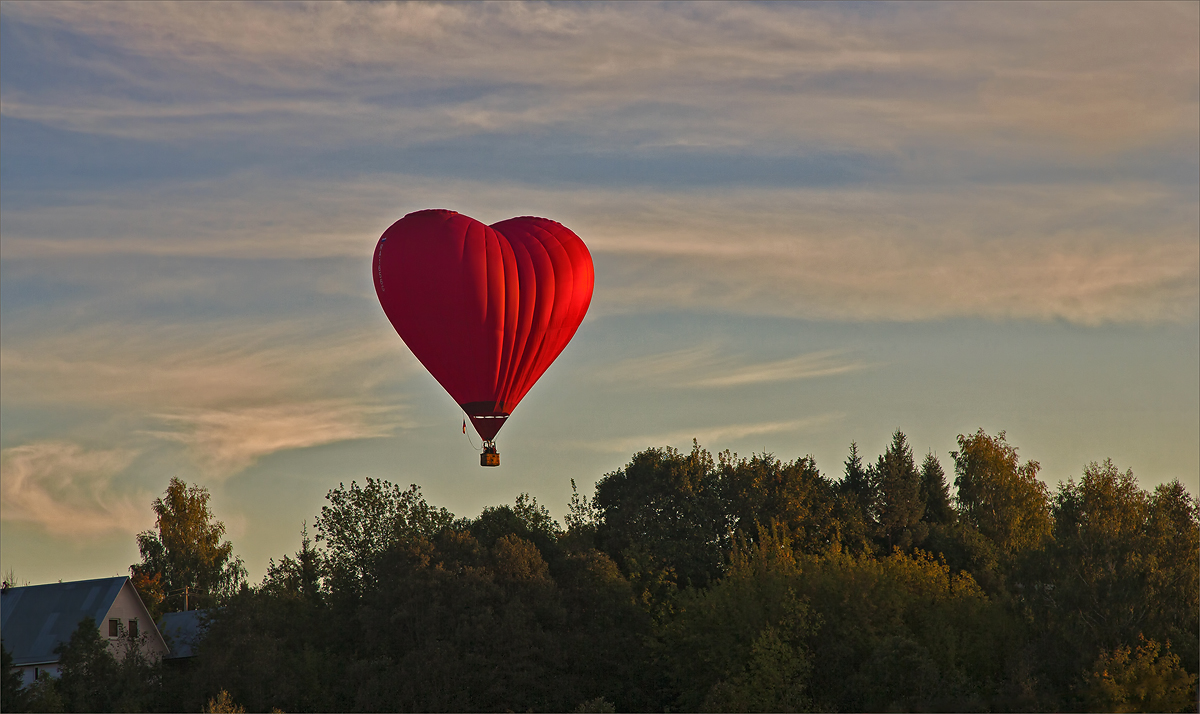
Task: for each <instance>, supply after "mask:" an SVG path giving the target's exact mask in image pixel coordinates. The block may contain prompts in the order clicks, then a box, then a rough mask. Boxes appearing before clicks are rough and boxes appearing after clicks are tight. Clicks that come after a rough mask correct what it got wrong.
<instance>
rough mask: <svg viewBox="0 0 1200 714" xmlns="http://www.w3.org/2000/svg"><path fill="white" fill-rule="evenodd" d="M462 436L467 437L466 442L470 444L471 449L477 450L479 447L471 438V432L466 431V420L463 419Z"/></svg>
mask: <svg viewBox="0 0 1200 714" xmlns="http://www.w3.org/2000/svg"><path fill="white" fill-rule="evenodd" d="M463 436H465V437H467V443H468V444H470V445H471V448H472V449H475V450H476V451H478V450H479V448H480V447H478V446H476V445H475V441H474V440H473V439H472V438H471V433H470V432H469V431H467V422H466V420H465V419H464V420H463Z"/></svg>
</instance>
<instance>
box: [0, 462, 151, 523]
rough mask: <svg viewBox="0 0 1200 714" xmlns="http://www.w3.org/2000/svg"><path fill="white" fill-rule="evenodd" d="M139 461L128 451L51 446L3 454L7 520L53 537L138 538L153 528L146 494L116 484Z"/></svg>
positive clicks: (1, 463) (4, 514)
mask: <svg viewBox="0 0 1200 714" xmlns="http://www.w3.org/2000/svg"><path fill="white" fill-rule="evenodd" d="M136 456H137V452H136V451H133V450H130V449H122V448H118V449H86V448H84V447H82V446H80V445H79V444H74V443H71V442H67V441H61V440H51V441H37V442H33V443H29V444H22V445H20V446H14V447H11V448H8V449H4V450H3V451H0V465H2V469H3V478H0V483H2V484H3V486H2V489H3V504H4V509H3V516H4V519H5V520H10V521H24V522H29V523H35V524H37V525H39V526H41V527H42V528H44V529H45V530H46V531H48V532H49V533H52V534H54V535H66V536H88V535H99V534H104V533H109V532H114V531H115V532H124V533H137V532H140V531H142V530H144V529H146V528H148V527H150V526H152V525H153V523H154V518H153V514H152V512H151V511H150V510H149V509H148V508H146V507H145V504H147V503H149V502H150V501H151V500H152V496H150V495H149V494H148V493H145V492H137V493H132V494H131V493H121V492H120V491H119V490H115V489H114V488H113V483H112V482H113V479H114V477H115V476H117V475H118V474H120V473H121V472H122V471H124V470H125V469H126V468H127V467H128V466H129V465H130V464H131V463H132V462H133V460H134V458H135V457H136Z"/></svg>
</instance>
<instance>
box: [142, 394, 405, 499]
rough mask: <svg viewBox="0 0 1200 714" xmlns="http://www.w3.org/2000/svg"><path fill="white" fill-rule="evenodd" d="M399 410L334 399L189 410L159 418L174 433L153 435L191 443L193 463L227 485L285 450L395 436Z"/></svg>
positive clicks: (156, 433) (152, 432) (187, 443)
mask: <svg viewBox="0 0 1200 714" xmlns="http://www.w3.org/2000/svg"><path fill="white" fill-rule="evenodd" d="M393 411H394V410H393V409H390V408H388V407H382V406H365V405H362V404H354V403H346V402H339V401H333V400H328V401H321V402H314V403H308V404H295V403H292V404H284V405H279V406H271V407H250V408H243V409H227V410H212V409H210V410H188V411H182V412H178V413H173V414H160V415H158V418H159V419H160V420H162V421H163V422H166V423H167V424H168V425H170V426H171V427H173V428H172V429H168V430H161V431H151V432H149V433H150V434H152V435H154V436H157V437H159V438H162V439H168V440H172V441H178V442H181V443H183V444H186V445H187V449H188V452H189V454H190V455H191V457H192V461H193V462H194V463H196V464H197V465H199V466H200V468H201V470H202V471H203V472H204V474H205V475H206V476H207V477H209V478H212V479H218V480H222V479H225V478H228V477H229V476H232V475H234V474H236V473H238V472H240V471H243V470H244V469H246V468H247V467H249V466H250V465H251V464H253V463H254V462H256V461H257V460H258V459H260V458H262V457H263V456H267V455H269V454H274V453H277V452H280V451H286V450H289V449H303V448H307V447H312V446H321V445H323V444H331V443H334V442H338V441H350V440H354V439H372V438H379V437H384V436H389V435H390V434H391V433H392V431H393V429H394V428H395V426H396V420H395V417H394V415H393V414H392V412H393ZM381 417H385V419H382V420H381Z"/></svg>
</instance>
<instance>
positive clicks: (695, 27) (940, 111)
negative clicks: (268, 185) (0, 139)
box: [4, 2, 1198, 152]
mask: <svg viewBox="0 0 1200 714" xmlns="http://www.w3.org/2000/svg"><path fill="white" fill-rule="evenodd" d="M4 11H5V14H6V15H7V16H8V17H9V18H11V19H13V20H16V21H19V22H21V23H25V24H26V25H28V26H32V27H39V28H43V29H46V30H56V31H67V32H71V33H77V34H80V35H84V36H87V37H88V38H89V39H90V40H91V41H92V42H94V43H98V44H100V45H102V46H110V47H115V48H120V50H121V52H120V53H119V54H112V55H109V54H102V55H101V57H100V58H97V57H96V53H89V54H88V55H87V56H86V57H85V56H84V55H83V54H82V53H80V54H78V55H76V54H74V53H73V52H72V51H71V50H72V47H71V43H62V45H61V50H62V51H61V52H60V55H61V57H59V58H57V59H56V61H57V62H61V63H64V64H67V65H68V66H71V67H72V68H73V69H74V70H75V72H76V73H78V74H79V75H80V77H81V81H80V84H79V85H78V86H71V87H66V86H59V87H39V86H37V85H36V84H35V83H32V82H30V83H20V84H14V85H13V86H10V87H8V88H6V90H5V103H4V112H5V114H6V115H7V116H19V117H27V118H33V119H37V120H39V121H45V122H50V123H56V124H59V125H62V126H69V127H71V128H74V129H80V130H85V131H93V132H102V133H111V134H125V135H129V136H155V137H159V138H181V137H187V136H195V134H196V132H197V130H201V131H204V132H211V133H224V134H228V133H230V132H249V133H253V134H255V135H260V136H269V135H271V134H272V133H278V132H280V130H282V131H284V132H290V133H296V130H297V129H304V130H305V132H304V133H306V134H307V132H311V131H319V130H322V129H326V130H328V129H334V128H336V129H338V130H340V132H341V133H342V134H343V135H355V136H359V137H360V138H361V137H367V136H370V137H374V138H376V139H380V138H387V139H388V140H400V141H425V140H430V139H434V138H438V137H445V136H454V135H469V134H474V133H479V132H497V131H502V132H508V131H517V130H529V129H538V128H553V127H561V126H564V125H570V126H572V127H574V128H576V129H584V133H585V134H590V135H591V136H592V138H593V139H594V140H598V142H599V143H601V144H604V143H608V142H611V141H614V140H615V141H616V142H617V143H621V142H628V141H629V140H631V139H633V140H636V141H638V142H639V143H645V144H649V145H673V146H730V145H740V146H757V147H760V148H764V147H766V146H771V145H777V142H779V141H780V140H786V141H791V142H817V143H820V144H822V145H824V146H826V147H831V146H838V147H849V146H854V147H864V146H872V147H878V148H883V147H896V146H899V145H902V144H904V143H906V142H908V141H910V140H912V139H913V138H914V137H931V138H940V139H941V140H942V141H958V142H972V141H974V142H978V141H979V140H980V139H981V138H985V137H986V138H987V139H988V140H989V141H991V142H992V143H994V144H996V145H1005V146H1008V147H1013V146H1020V145H1022V144H1023V143H1024V144H1028V143H1029V142H1031V141H1033V142H1034V143H1036V144H1038V145H1039V146H1042V147H1054V146H1055V145H1056V144H1057V143H1059V142H1063V141H1066V142H1068V143H1069V144H1072V145H1074V146H1076V147H1078V148H1083V149H1085V150H1088V151H1098V152H1108V151H1112V150H1114V149H1116V148H1118V147H1121V146H1128V145H1131V144H1132V145H1136V144H1140V143H1144V142H1146V141H1156V140H1161V139H1162V138H1163V137H1179V136H1182V135H1186V134H1194V131H1192V129H1193V127H1194V126H1195V118H1196V107H1195V96H1194V87H1195V83H1196V77H1197V69H1196V67H1197V49H1196V48H1197V44H1198V43H1197V30H1196V26H1197V24H1198V22H1197V11H1196V8H1195V6H1194V5H1193V4H1190V3H1182V4H1169V3H1168V4H1155V5H1151V6H1144V5H1139V6H1137V7H1136V8H1135V7H1134V6H1132V5H1127V4H1107V3H1098V4H1091V3H1088V4H1075V3H1071V4H1056V3H1044V4H1036V5H1025V6H1023V10H1022V11H1021V12H1019V13H1018V12H1012V11H1011V8H1008V7H1005V6H1003V5H986V4H985V5H968V6H962V7H943V6H923V5H920V4H914V5H893V6H882V7H877V8H872V9H871V10H868V11H859V10H857V9H855V10H843V9H842V8H839V7H837V6H832V7H830V6H812V5H790V4H789V5H770V4H768V5H747V4H737V3H729V4H702V5H695V6H691V7H689V8H687V9H686V11H683V10H680V8H678V7H676V6H672V5H670V4H666V5H657V4H655V5H627V4H621V3H616V4H585V5H541V4H523V3H522V4H514V3H497V4H493V5H455V4H450V5H432V4H430V5H426V4H419V5H408V4H403V5H390V4H374V3H372V4H358V3H346V4H341V3H313V4H285V5H275V4H265V5H258V4H222V5H221V6H219V7H213V8H208V7H204V6H201V7H193V6H191V5H189V4H183V5H174V4H170V3H163V4H155V5H146V4H143V3H138V4H135V5H125V4H122V3H79V4H75V3H15V2H10V3H5V9H4ZM91 77H103V78H104V79H106V80H110V81H106V82H95V83H89V82H88V79H89V78H91ZM180 78H186V86H187V87H188V91H187V93H185V94H182V95H181V93H180V86H181V84H180V82H179V79H180ZM518 78H519V79H518ZM112 80H116V83H117V84H118V85H119V86H124V87H129V88H130V91H128V92H126V93H116V92H112V91H111V88H112V87H113V86H114V85H113V81H112ZM89 84H95V85H96V86H97V89H95V90H89V89H88V87H89ZM100 87H103V90H101V89H100ZM81 90H82V91H89V92H90V93H91V94H92V98H91V100H90V101H86V102H81V101H79V98H78V96H76V93H77V92H78V91H81ZM168 98H170V101H165V100H167V99H168ZM602 137H607V140H605V139H604V138H602ZM1193 139H1194V137H1193Z"/></svg>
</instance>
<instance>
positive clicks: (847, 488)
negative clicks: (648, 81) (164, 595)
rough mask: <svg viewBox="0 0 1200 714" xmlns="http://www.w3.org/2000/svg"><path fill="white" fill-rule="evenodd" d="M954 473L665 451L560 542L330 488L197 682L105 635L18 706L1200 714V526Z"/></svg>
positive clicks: (1032, 475)
mask: <svg viewBox="0 0 1200 714" xmlns="http://www.w3.org/2000/svg"><path fill="white" fill-rule="evenodd" d="M952 456H953V458H954V462H955V475H956V478H955V484H956V486H957V487H958V493H957V495H956V498H955V499H954V500H953V501H952V500H951V499H950V490H949V488H948V486H947V484H946V475H945V473H944V471H943V470H942V466H941V464H940V462H939V461H938V459H937V458H936V457H935V456H934V455H933V454H928V455H927V456H926V457H925V458H924V460H923V462H922V463H921V464H920V467H919V468H918V467H917V465H916V463H915V462H914V459H913V455H912V451H911V449H910V448H909V446H908V443H907V439H906V438H905V437H904V435H903V433H901V432H899V431H897V432H895V433H894V434H893V436H892V441H891V443H890V444H889V446H888V448H887V450H886V451H885V453H884V454H882V455H880V456H879V457H878V458H877V459H874V460H873V461H872V463H871V466H870V467H869V468H864V466H863V459H862V457H861V456H859V454H858V450H857V446H855V445H852V447H851V452H850V458H849V459H848V460H847V462H846V475H845V478H843V479H842V480H841V481H840V482H838V483H835V482H832V481H830V480H828V479H826V478H825V477H824V476H823V475H822V474H821V472H820V471H819V469H818V468H817V465H816V463H815V462H814V461H813V459H812V458H811V457H804V458H800V459H796V460H795V461H792V462H781V461H780V460H778V459H776V458H775V457H773V456H771V455H769V454H762V455H754V456H751V457H750V458H738V457H737V456H736V455H731V454H730V453H729V452H724V453H721V454H718V455H717V457H716V458H715V459H714V458H713V456H712V455H710V454H709V453H708V452H707V451H704V450H703V449H701V448H700V446H699V445H698V444H693V448H692V450H691V452H690V453H688V454H681V453H679V452H677V451H674V450H672V449H649V450H646V451H643V452H640V453H638V454H635V455H634V456H633V458H632V460H631V461H630V463H628V464H627V465H626V466H625V467H624V468H622V469H620V470H618V471H616V472H613V473H610V474H607V475H606V476H604V478H602V479H601V480H600V482H599V483H598V484H597V485H596V495H595V497H594V498H592V499H586V498H583V497H582V496H580V495H579V493H578V489H574V488H573V491H574V496H573V497H572V501H571V504H570V505H569V513H568V516H567V518H566V524H567V526H568V528H567V531H566V532H563V530H562V529H561V528H560V527H559V525H558V524H557V523H556V522H555V521H554V519H553V518H552V517H551V514H550V512H549V510H548V509H547V508H546V507H545V506H542V505H540V504H538V502H537V501H536V500H535V499H534V498H532V497H531V496H529V495H528V494H521V495H520V496H518V497H517V499H516V501H515V502H514V503H512V504H508V505H500V506H493V507H488V508H485V509H483V511H482V512H481V513H480V514H479V516H477V517H475V518H457V519H456V518H455V517H454V516H453V514H451V513H450V512H449V511H446V510H445V509H443V508H438V507H435V506H432V505H430V504H428V503H426V502H425V500H424V498H423V497H422V496H421V494H420V491H419V489H417V487H416V486H411V487H409V488H408V489H400V488H398V487H396V486H394V485H392V484H390V483H388V482H386V481H376V480H374V479H368V480H367V482H366V485H365V486H362V487H360V486H358V485H357V484H356V483H354V482H352V483H351V485H350V487H348V488H347V487H346V486H344V485H340V486H339V487H338V488H337V489H333V490H331V491H329V493H328V495H327V501H328V503H327V505H326V506H325V507H324V508H323V509H322V511H321V514H320V515H319V516H318V518H317V520H316V522H315V530H316V541H317V545H316V546H315V547H314V544H313V543H312V542H311V541H310V540H309V538H308V533H307V529H304V530H302V532H301V537H300V547H299V550H298V551H297V552H296V553H295V554H293V555H290V556H284V557H283V558H282V559H280V560H279V561H275V560H272V561H271V564H270V566H269V568H268V572H267V575H266V577H265V578H264V579H263V581H262V583H261V584H260V585H259V586H258V587H255V588H248V587H247V588H243V589H241V590H239V591H238V592H236V593H231V594H228V595H226V596H225V597H224V598H223V600H222V604H221V606H220V607H219V608H213V609H211V610H209V611H207V613H206V617H205V630H204V631H205V633H206V634H205V636H204V638H203V640H202V641H201V642H200V644H199V647H198V650H197V651H198V654H197V656H196V657H195V659H194V660H193V661H191V662H190V663H187V664H185V665H182V666H171V667H158V668H154V667H150V666H149V663H145V662H144V660H142V664H136V663H137V662H138V661H139V660H138V658H137V657H136V656H135V657H132V658H131V657H128V656H127V657H126V658H125V659H121V660H114V659H113V658H112V656H111V655H110V654H109V653H108V651H107V649H105V648H104V647H103V646H99V647H98V646H97V641H98V640H99V638H98V635H97V633H96V631H95V628H94V625H93V626H92V627H91V630H90V632H81V633H77V637H76V638H74V639H73V641H72V643H71V644H70V645H69V646H68V647H67V649H70V650H71V652H72V654H70V656H69V657H68V656H66V654H67V653H66V650H64V661H69V662H70V663H71V664H70V667H68V669H69V676H64V678H63V681H62V683H59V682H56V681H53V680H50V681H48V682H39V683H38V685H37V686H36V687H33V688H31V689H30V690H26V691H25V694H30V695H32V696H31V697H30V698H29V699H28V700H27V701H28V702H29V706H30V707H31V708H39V709H42V710H62V709H73V708H80V707H86V708H89V709H99V710H104V709H109V710H111V709H115V708H143V709H157V710H175V711H197V710H201V709H205V708H207V709H208V710H233V709H236V708H237V707H238V706H239V705H240V706H244V707H245V709H246V710H250V711H262V710H271V709H273V708H278V709H281V710H287V711H409V710H420V711H448V710H455V711H466V710H469V711H485V710H494V711H506V710H507V711H541V710H554V711H572V710H574V711H627V710H634V711H655V710H680V709H684V710H691V711H804V710H822V711H825V710H828V711H943V710H947V711H982V710H1002V711H1014V710H1063V711H1066V710H1081V709H1093V710H1096V709H1100V710H1111V711H1127V710H1129V711H1132V710H1146V709H1156V710H1182V709H1194V708H1195V702H1196V700H1195V696H1196V690H1195V687H1196V675H1197V671H1196V670H1197V669H1198V664H1200V662H1198V661H1197V660H1198V658H1200V655H1198V653H1197V638H1196V636H1195V633H1196V632H1197V631H1198V629H1200V597H1198V592H1200V503H1198V502H1197V500H1196V499H1195V498H1194V497H1192V496H1191V495H1189V494H1188V493H1187V491H1186V490H1184V488H1183V487H1182V486H1181V485H1180V484H1179V483H1177V482H1175V483H1170V484H1164V485H1161V486H1159V487H1158V488H1156V489H1155V490H1154V491H1153V492H1152V493H1148V492H1146V491H1144V490H1142V489H1141V488H1140V487H1138V485H1137V482H1136V479H1134V477H1133V474H1132V473H1130V472H1128V471H1126V472H1123V473H1122V472H1121V471H1119V470H1118V469H1117V468H1116V467H1115V466H1113V465H1112V464H1111V463H1109V462H1105V463H1104V464H1100V465H1097V464H1091V465H1089V466H1088V467H1087V468H1086V469H1085V470H1084V473H1083V476H1082V477H1081V478H1080V479H1079V481H1078V482H1077V483H1076V482H1075V481H1068V482H1066V483H1065V484H1060V486H1059V487H1058V490H1057V492H1056V494H1055V495H1054V496H1053V498H1051V497H1050V495H1049V492H1048V489H1046V487H1045V486H1043V485H1042V484H1041V482H1040V481H1038V479H1037V464H1036V463H1034V462H1026V463H1024V464H1021V463H1020V461H1019V460H1018V459H1017V451H1016V448H1015V447H1013V446H1010V445H1009V444H1008V443H1007V442H1006V441H1005V437H1004V434H1003V433H1001V434H999V435H997V436H989V435H987V434H985V433H984V432H982V431H979V432H977V433H975V434H972V435H970V436H962V435H960V436H959V450H958V451H957V452H955V453H954V454H952ZM572 486H574V483H572ZM956 505H957V508H956ZM160 542H161V539H160ZM164 553H165V549H164ZM150 554H151V556H153V552H151V553H150ZM164 557H165V555H164ZM151 586H152V583H150V584H145V583H143V587H146V588H147V589H149V588H151ZM106 658H107V659H106ZM127 663H133V664H128V666H127ZM114 667H115V669H114ZM97 673H99V674H97ZM131 673H132V674H131ZM97 677H99V678H100V679H107V681H109V682H110V683H115V684H112V686H110V687H109V689H107V690H106V691H105V692H103V693H100V692H98V691H97V690H96V681H98V680H97V679H96V678H97ZM134 679H136V680H137V681H139V682H142V684H140V685H138V686H133V685H132V684H130V682H132V681H133V680H134ZM138 687H141V688H140V689H139V688H138ZM7 696H8V695H7V694H6V697H7ZM105 697H107V698H105ZM6 701H8V700H7V699H6ZM235 703H236V704H235ZM5 708H6V709H7V708H8V705H7V704H6V705H5Z"/></svg>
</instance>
